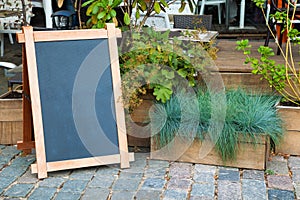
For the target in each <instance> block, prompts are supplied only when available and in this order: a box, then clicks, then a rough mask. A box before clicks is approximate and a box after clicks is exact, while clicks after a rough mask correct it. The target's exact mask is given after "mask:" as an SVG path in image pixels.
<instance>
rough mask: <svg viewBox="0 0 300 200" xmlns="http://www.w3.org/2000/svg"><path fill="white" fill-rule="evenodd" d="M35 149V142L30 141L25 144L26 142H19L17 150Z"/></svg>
mask: <svg viewBox="0 0 300 200" xmlns="http://www.w3.org/2000/svg"><path fill="white" fill-rule="evenodd" d="M34 148H35V142H34V141H30V142H25V141H18V142H17V149H19V150H24V149H27V150H31V149H34Z"/></svg>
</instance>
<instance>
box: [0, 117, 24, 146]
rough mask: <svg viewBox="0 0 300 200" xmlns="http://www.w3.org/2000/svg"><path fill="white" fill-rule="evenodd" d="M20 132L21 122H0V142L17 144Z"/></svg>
mask: <svg viewBox="0 0 300 200" xmlns="http://www.w3.org/2000/svg"><path fill="white" fill-rule="evenodd" d="M22 133H23V127H22V122H0V144H17V141H18V140H21V139H22Z"/></svg>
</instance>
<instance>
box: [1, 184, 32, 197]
mask: <svg viewBox="0 0 300 200" xmlns="http://www.w3.org/2000/svg"><path fill="white" fill-rule="evenodd" d="M33 187H34V185H33V184H16V185H13V186H12V187H11V188H9V189H8V190H7V191H6V192H4V196H6V197H22V198H25V197H26V196H27V194H28V193H29V192H30V191H31V190H32V189H33Z"/></svg>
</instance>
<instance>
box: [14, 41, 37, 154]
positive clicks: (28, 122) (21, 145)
mask: <svg viewBox="0 0 300 200" xmlns="http://www.w3.org/2000/svg"><path fill="white" fill-rule="evenodd" d="M22 65H23V72H22V76H23V77H22V80H23V139H22V142H18V143H17V148H18V149H19V150H22V151H23V152H24V153H25V154H29V153H31V152H32V149H33V148H35V146H32V145H31V142H32V141H33V140H34V139H33V119H32V110H31V100H30V89H29V80H28V66H27V58H26V53H25V44H22Z"/></svg>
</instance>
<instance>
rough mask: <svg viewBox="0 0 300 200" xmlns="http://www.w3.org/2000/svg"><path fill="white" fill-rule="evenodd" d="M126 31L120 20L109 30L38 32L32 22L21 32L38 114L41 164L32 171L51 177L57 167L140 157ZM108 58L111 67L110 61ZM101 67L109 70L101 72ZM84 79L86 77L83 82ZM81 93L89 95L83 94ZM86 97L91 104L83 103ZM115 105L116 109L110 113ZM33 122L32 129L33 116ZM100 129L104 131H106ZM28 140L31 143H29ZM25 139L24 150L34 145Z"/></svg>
mask: <svg viewBox="0 0 300 200" xmlns="http://www.w3.org/2000/svg"><path fill="white" fill-rule="evenodd" d="M120 36H121V31H120V30H119V29H116V28H115V26H114V24H107V26H106V29H98V30H92V29H89V30H62V31H33V28H32V27H30V26H27V27H23V32H22V33H20V34H18V35H17V40H18V42H19V43H23V49H24V50H23V52H24V53H25V59H23V61H24V60H25V61H26V62H24V63H23V65H24V69H23V70H24V71H25V74H26V75H28V80H24V83H25V85H26V82H27V81H28V83H27V84H29V85H28V86H29V92H30V100H31V110H30V112H31V113H32V119H33V130H34V139H35V149H36V159H37V163H36V164H32V165H31V170H32V173H38V178H46V177H47V176H48V174H47V173H48V172H51V171H57V170H65V169H73V168H81V167H89V166H98V165H107V164H115V163H120V167H121V168H128V167H129V162H130V161H134V154H133V153H128V146H127V138H126V127H125V115H124V109H123V103H122V101H121V96H122V91H121V85H120V83H121V78H120V70H119V58H118V50H117V40H116V38H117V37H120ZM98 43H99V44H98ZM64 48H65V49H64ZM74 48H75V49H74ZM74 52H75V53H74ZM99 52H100V55H99ZM61 54H63V55H61ZM74 54H75V55H74ZM88 58H89V59H88ZM90 60H92V61H90ZM80 62H82V63H80ZM85 62H86V63H87V64H85V67H92V68H90V70H89V71H88V70H82V69H83V67H82V66H83V65H84V63H85ZM105 63H106V65H108V67H105V66H104V65H105ZM43 65H46V66H43ZM58 65H61V66H58ZM65 65H66V66H65ZM65 68H66V69H65ZM100 68H105V69H101V70H102V71H99V69H100ZM80 70H81V71H80ZM84 71H85V72H87V71H88V72H91V73H89V74H92V77H85V78H83V79H80V77H81V76H82V74H84ZM73 72H75V73H73ZM78 72H80V73H78ZM81 72H82V73H81ZM97 73H98V75H97V76H93V74H97ZM99 73H100V75H99ZM107 74H108V75H107ZM99 76H100V77H99ZM93 77H94V80H96V81H98V82H96V86H95V87H94V88H92V89H91V91H92V92H91V91H90V89H89V87H88V86H89V84H90V85H92V83H91V82H89V81H90V79H93ZM97 77H98V79H95V78H97ZM25 78H26V77H25ZM51 78H53V80H52V79H51ZM78 80H81V81H86V82H80V84H78V83H77V82H76V81H78ZM64 84H65V85H66V86H65V88H64ZM103 85H104V86H103ZM92 86H93V85H92ZM26 87H27V86H26ZM76 87H77V88H76ZM74 88H76V89H74ZM78 88H79V89H78ZM87 91H88V92H87ZM103 91H104V92H106V91H108V92H106V93H105V94H104V93H102V92H103ZM93 92H94V93H95V94H92V93H93ZM52 93H53V95H52ZM74 93H75V94H74ZM77 93H78V94H77ZM98 93H99V94H98ZM81 94H84V95H87V96H84V97H82V96H80V95H81ZM89 95H90V96H91V97H89ZM85 99H92V100H93V99H95V100H96V101H97V102H100V105H99V106H98V105H94V106H93V105H92V106H89V101H88V100H85ZM64 100H66V102H64ZM82 101H86V104H84V105H82V104H80V103H82ZM107 102H108V103H107ZM76 103H79V105H77V104H76ZM94 103H95V102H94ZM70 104H72V106H70ZM82 107H83V108H84V109H82ZM107 107H109V109H108V108H107ZM95 110H96V111H95ZM98 110H100V111H99V112H98ZM110 110H111V113H110V112H108V113H105V112H106V111H110ZM68 111H69V112H68ZM26 113H27V114H28V113H29V111H26ZM26 113H25V114H26ZM78 113H79V114H78ZM82 113H83V114H82ZM81 115H83V116H81ZM24 116H25V115H24ZM27 116H29V117H30V115H27ZM95 116H96V118H97V119H96V122H97V123H98V124H99V127H100V129H99V127H98V126H95V127H93V126H91V124H92V123H91V122H90V121H93V117H95ZM56 118H57V119H56ZM81 119H82V120H83V122H84V123H86V125H85V124H83V123H82V122H81V121H80V120H81ZM111 119H114V120H111ZM76 120H77V121H76ZM27 121H29V128H30V120H27ZM112 121H113V122H112ZM97 130H101V134H102V135H101V134H100V135H99V133H98V132H99V131H98V132H97ZM81 132H84V134H82V133H81ZM30 134H31V133H30V132H27V133H26V134H25V133H24V135H27V136H28V135H30ZM86 135H87V136H86ZM98 136H99V137H101V138H98ZM85 137H87V138H85ZM28 138H29V140H31V138H30V137H28ZM95 140H96V141H97V140H98V141H97V142H95ZM23 142H24V141H23ZM26 142H27V144H29V146H27V147H26V144H25V143H26ZM25 143H24V144H25V145H24V144H23V148H24V149H26V148H27V149H30V148H32V147H33V146H34V143H33V142H31V141H25ZM107 143H109V144H107ZM89 144H91V146H89ZM72 145H73V146H72ZM109 145H110V146H109ZM24 146H25V147H24ZM20 147H22V143H20Z"/></svg>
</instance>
